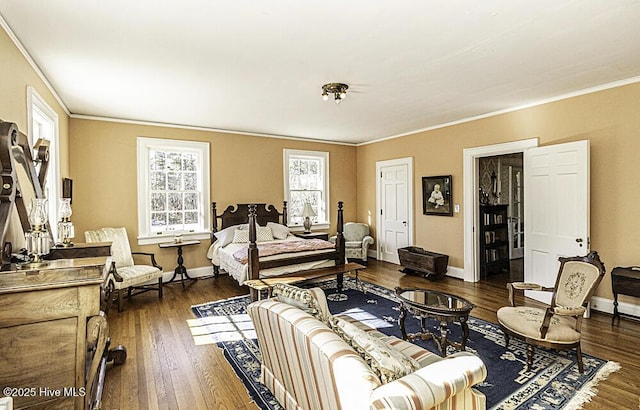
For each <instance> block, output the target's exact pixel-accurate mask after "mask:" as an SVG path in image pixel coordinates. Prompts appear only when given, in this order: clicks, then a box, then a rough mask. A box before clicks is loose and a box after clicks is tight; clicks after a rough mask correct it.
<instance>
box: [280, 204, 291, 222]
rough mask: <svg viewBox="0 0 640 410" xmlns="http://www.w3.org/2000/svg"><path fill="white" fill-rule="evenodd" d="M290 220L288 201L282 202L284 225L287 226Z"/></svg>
mask: <svg viewBox="0 0 640 410" xmlns="http://www.w3.org/2000/svg"><path fill="white" fill-rule="evenodd" d="M288 223H289V220H288V219H287V201H283V202H282V225H284V226H287V224H288Z"/></svg>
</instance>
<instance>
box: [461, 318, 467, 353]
mask: <svg viewBox="0 0 640 410" xmlns="http://www.w3.org/2000/svg"><path fill="white" fill-rule="evenodd" d="M460 327H462V343H461V344H460V346H461V349H460V350H461V351H463V352H464V351H465V349H466V347H467V339H468V338H469V324H468V323H467V317H466V316H463V317H461V318H460Z"/></svg>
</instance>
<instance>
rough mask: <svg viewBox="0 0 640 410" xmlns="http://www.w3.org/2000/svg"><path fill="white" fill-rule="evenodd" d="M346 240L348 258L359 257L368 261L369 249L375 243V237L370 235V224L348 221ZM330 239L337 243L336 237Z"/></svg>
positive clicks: (360, 259) (345, 228)
mask: <svg viewBox="0 0 640 410" xmlns="http://www.w3.org/2000/svg"><path fill="white" fill-rule="evenodd" d="M343 234H344V241H345V256H346V257H347V259H349V260H350V259H357V260H359V261H362V262H363V263H364V264H366V263H367V250H368V249H369V246H371V245H372V244H373V237H371V235H369V225H367V224H364V223H358V222H347V223H345V224H344V229H343ZM329 241H331V242H333V243H335V241H336V237H335V236H332V237H331V238H329Z"/></svg>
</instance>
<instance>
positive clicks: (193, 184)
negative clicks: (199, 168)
mask: <svg viewBox="0 0 640 410" xmlns="http://www.w3.org/2000/svg"><path fill="white" fill-rule="evenodd" d="M182 175H183V177H184V190H185V191H195V190H196V189H198V174H196V173H195V172H185V173H183V174H182Z"/></svg>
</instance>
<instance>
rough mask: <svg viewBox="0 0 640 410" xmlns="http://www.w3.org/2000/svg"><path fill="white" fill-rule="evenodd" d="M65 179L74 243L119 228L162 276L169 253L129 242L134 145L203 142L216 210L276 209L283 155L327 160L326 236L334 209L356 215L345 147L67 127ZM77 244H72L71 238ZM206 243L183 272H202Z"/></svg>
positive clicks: (122, 127)
mask: <svg viewBox="0 0 640 410" xmlns="http://www.w3.org/2000/svg"><path fill="white" fill-rule="evenodd" d="M70 135H71V148H70V156H71V175H72V178H73V204H74V206H73V222H74V224H75V226H76V232H78V235H79V236H80V235H83V232H84V231H85V230H88V229H95V228H98V227H101V226H124V227H126V228H127V231H128V234H129V238H130V242H131V244H132V248H134V249H143V250H146V251H149V252H155V253H156V256H157V257H158V262H159V263H160V264H161V265H162V266H163V267H164V268H165V271H168V270H170V268H173V267H174V266H175V250H172V249H162V250H161V249H159V248H158V247H157V246H156V245H150V246H144V247H139V246H138V245H137V241H136V239H135V238H136V234H137V231H138V218H137V205H136V204H137V196H136V195H137V181H136V178H137V168H136V139H137V137H139V136H144V137H153V138H170V139H183V140H189V141H207V142H209V143H210V159H211V200H212V201H216V202H217V203H218V209H222V210H224V208H226V207H227V206H228V205H231V204H235V203H251V202H266V203H271V204H274V205H275V206H276V207H277V208H278V209H281V207H282V201H283V198H284V175H283V166H282V161H283V149H284V148H291V149H304V150H315V151H328V152H329V167H330V174H329V178H330V183H331V189H330V193H329V195H330V196H329V198H330V201H331V203H332V205H333V206H332V208H331V222H332V226H331V231H332V232H335V220H336V212H335V209H336V206H335V204H336V203H337V201H344V207H345V214H344V217H345V220H346V221H349V220H353V219H354V218H355V215H356V182H355V181H356V179H355V174H356V148H355V147H353V146H345V145H337V144H323V143H313V142H303V141H295V140H288V139H279V138H263V137H252V136H247V135H236V134H226V133H219V132H210V131H195V130H186V129H179V128H166V127H156V126H146V125H134V124H124V123H116V122H107V121H94V120H83V119H72V120H71V125H70ZM77 239H78V240H80V238H77ZM208 245H209V243H208V241H203V244H202V245H200V246H199V247H187V248H185V249H184V252H185V253H184V254H185V260H186V261H188V265H187V266H188V267H189V266H191V267H199V266H208V265H210V263H209V261H208V259H206V256H205V255H206V251H207V247H208Z"/></svg>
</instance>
